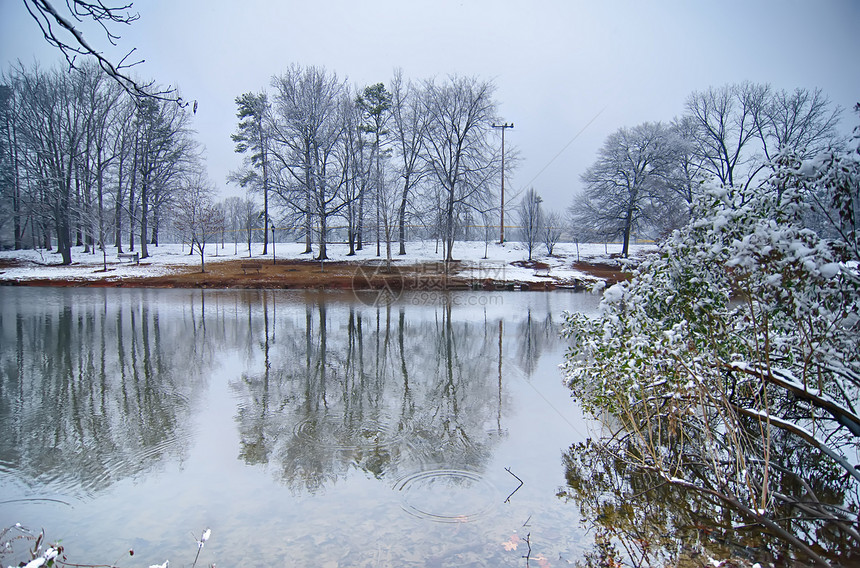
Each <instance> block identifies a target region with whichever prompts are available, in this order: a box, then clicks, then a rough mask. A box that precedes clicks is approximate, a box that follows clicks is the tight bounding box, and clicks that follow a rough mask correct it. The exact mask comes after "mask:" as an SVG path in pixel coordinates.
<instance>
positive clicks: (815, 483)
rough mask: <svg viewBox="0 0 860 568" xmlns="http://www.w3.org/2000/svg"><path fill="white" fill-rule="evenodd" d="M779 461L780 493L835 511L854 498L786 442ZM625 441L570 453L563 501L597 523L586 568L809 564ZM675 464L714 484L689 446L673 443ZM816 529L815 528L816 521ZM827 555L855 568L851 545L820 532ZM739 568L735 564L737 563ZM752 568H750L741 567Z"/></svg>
mask: <svg viewBox="0 0 860 568" xmlns="http://www.w3.org/2000/svg"><path fill="white" fill-rule="evenodd" d="M775 445H776V446H777V447H779V452H778V455H779V457H778V458H777V460H776V461H777V463H778V464H782V466H783V468H784V469H783V470H781V474H780V475H779V477H778V479H777V480H776V481H775V486H777V487H778V488H779V491H780V492H781V493H785V494H788V495H797V496H798V497H801V496H803V495H804V494H805V493H806V491H807V490H810V491H814V493H815V494H816V495H818V496H819V498H820V499H823V500H824V501H825V502H826V503H832V504H834V506H836V505H838V504H841V503H842V502H844V501H846V500H848V498H849V497H850V489H851V484H850V482H848V480H847V479H845V477H844V476H841V475H839V474H838V472H834V471H832V468H829V467H828V466H827V464H823V463H822V462H821V461H820V460H818V461H815V460H810V459H804V454H808V452H807V451H806V448H805V447H803V446H802V445H801V446H799V445H798V444H797V441H796V440H792V439H791V438H788V437H782V438H779V439H776V440H775ZM637 451H638V450H637V448H636V447H635V446H634V445H633V444H631V443H629V442H626V441H621V440H616V441H615V442H613V443H610V444H607V443H605V442H599V441H593V440H590V439H589V440H587V441H586V442H584V443H579V444H575V445H574V446H572V447H571V448H570V450H569V451H568V452H566V453H565V455H564V464H565V477H566V479H567V487H565V488H564V489H562V491H560V492H559V497H561V498H563V499H565V500H568V501H573V502H575V503H576V504H578V505H579V508H580V515H581V517H582V518H583V519H585V520H586V521H588V522H590V523H591V524H592V529H593V534H594V546H593V548H592V550H591V551H590V552H589V553H588V554H586V556H585V559H584V560H585V564H586V566H589V567H591V566H594V567H597V566H621V565H632V566H687V565H690V566H702V565H707V564H706V563H707V562H709V560H708V559H710V558H717V559H725V558H733V559H736V560H735V562H736V563H737V562H742V561H748V563H749V564H752V563H755V562H759V563H766V564H767V565H776V566H809V565H812V564H811V563H810V562H808V560H806V559H803V558H799V557H798V556H797V555H796V554H791V553H790V552H789V551H788V549H787V548H786V546H785V543H784V542H782V541H780V539H779V538H774V537H773V536H772V535H770V534H769V533H768V532H767V530H766V528H765V527H763V526H762V525H760V524H758V523H756V522H755V521H754V520H750V519H744V517H743V516H742V515H741V514H739V512H738V511H737V510H734V509H733V508H732V507H731V506H730V505H729V504H727V503H725V502H724V501H722V500H720V499H719V498H717V497H716V496H714V495H710V494H708V493H707V492H703V491H693V490H688V489H687V490H685V489H684V488H682V487H679V486H678V485H675V484H672V483H669V482H668V481H667V480H666V479H665V478H664V477H662V476H660V475H658V474H657V473H653V472H649V471H648V470H647V469H643V468H639V467H636V466H635V465H633V463H635V462H637V460H640V459H641V458H642V456H640V455H638V454H637ZM666 451H667V453H675V454H676V459H675V463H678V464H679V467H681V468H683V469H684V470H687V471H688V473H690V474H691V475H696V476H698V477H699V478H700V479H702V480H703V482H704V483H706V484H710V483H712V481H710V480H708V479H707V478H708V477H709V476H710V475H712V474H711V473H710V472H709V471H708V470H707V468H705V467H701V466H700V465H697V464H691V463H683V459H682V454H683V453H684V452H683V448H673V447H671V445H669V444H667V447H666ZM806 457H807V458H808V455H807V456H806ZM798 460H801V461H802V463H803V469H802V470H801V471H804V472H805V473H807V474H809V478H810V479H811V481H810V483H811V484H812V486H811V487H810V486H808V485H804V484H803V483H805V482H800V480H799V478H798V476H797V475H794V474H791V473H790V471H791V470H790V469H789V467H792V464H793V463H795V462H797V461H798ZM810 524H812V523H810ZM793 528H794V530H795V531H797V533H798V534H803V531H804V530H809V527H807V526H805V524H804V522H803V520H802V519H801V520H800V521H798V522H797V523H795V524H794V526H793ZM816 536H817V538H818V539H819V540H820V542H822V543H825V544H826V548H825V547H821V548H820V549H819V550H818V552H819V554H826V555H827V556H829V560H830V561H832V562H834V564H835V565H845V566H849V565H854V564H855V563H856V562H855V561H854V560H853V559H852V558H851V554H852V550H851V544H850V542H851V540H850V539H849V538H846V535H845V534H843V533H841V532H840V531H838V530H826V529H818V530H817V531H816ZM732 565H735V564H732ZM738 565H747V564H738Z"/></svg>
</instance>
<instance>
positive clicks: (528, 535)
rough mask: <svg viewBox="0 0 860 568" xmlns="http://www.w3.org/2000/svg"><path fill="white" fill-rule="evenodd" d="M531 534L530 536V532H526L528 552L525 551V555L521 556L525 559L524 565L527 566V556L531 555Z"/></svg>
mask: <svg viewBox="0 0 860 568" xmlns="http://www.w3.org/2000/svg"><path fill="white" fill-rule="evenodd" d="M531 536H532V533H528V534H527V535H526V546H528V547H529V550H528V552H526V555H525V556H523V558H525V559H526V566H528V564H529V556H531V555H532V543H531V541H530V540H529V539H530V538H531Z"/></svg>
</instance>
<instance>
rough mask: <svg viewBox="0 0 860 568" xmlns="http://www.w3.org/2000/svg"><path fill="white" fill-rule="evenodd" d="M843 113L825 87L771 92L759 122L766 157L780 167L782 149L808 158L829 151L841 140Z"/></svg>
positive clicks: (759, 131) (759, 116)
mask: <svg viewBox="0 0 860 568" xmlns="http://www.w3.org/2000/svg"><path fill="white" fill-rule="evenodd" d="M841 112H842V111H841V109H840V108H839V107H834V106H832V104H831V103H830V100H829V99H828V98H827V97H826V96H824V94H822V92H821V89H814V90H812V91H808V90H806V89H795V90H794V91H791V92H788V91H784V90H780V91H774V92H771V93H770V96H769V97H768V99H767V102H766V104H765V107H764V109H763V112H762V113H760V114H759V115H758V117H757V118H758V122H757V124H756V129H757V135H758V138H759V140H760V142H761V147H762V152H763V154H764V158H765V160H767V162H768V163H769V164H770V165H771V168H776V164H775V163H774V161H775V160H776V158H777V156H778V155H779V153H780V152H791V153H792V154H793V155H794V156H795V157H796V158H797V159H800V160H804V159H807V158H812V157H813V156H816V155H817V154H819V153H821V152H823V151H825V150H826V149H827V148H828V147H830V146H832V145H833V144H834V143H835V142H836V141H837V139H838V135H837V132H836V125H837V123H838V122H839V116H840V114H841Z"/></svg>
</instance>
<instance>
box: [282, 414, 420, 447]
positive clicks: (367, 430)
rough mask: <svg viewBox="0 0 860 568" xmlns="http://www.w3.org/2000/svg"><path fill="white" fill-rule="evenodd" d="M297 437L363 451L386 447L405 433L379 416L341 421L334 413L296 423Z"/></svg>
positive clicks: (403, 428) (326, 445)
mask: <svg viewBox="0 0 860 568" xmlns="http://www.w3.org/2000/svg"><path fill="white" fill-rule="evenodd" d="M294 433H295V435H296V437H297V438H300V439H301V440H304V441H305V442H307V443H310V444H313V445H315V446H317V447H320V448H327V449H334V450H363V449H370V448H380V447H389V446H392V445H394V444H395V443H397V442H399V441H400V440H402V439H403V438H404V437H405V436H406V433H407V432H406V429H405V427H404V426H403V425H401V424H398V423H397V422H395V421H393V420H390V419H389V418H388V417H386V416H383V417H380V418H379V419H378V420H368V419H367V418H365V419H364V420H361V421H356V422H350V421H345V420H344V419H343V418H342V417H338V416H323V417H318V418H312V419H308V420H303V421H301V422H299V423H297V424H296V426H295V429H294Z"/></svg>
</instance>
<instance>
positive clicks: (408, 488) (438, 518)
mask: <svg viewBox="0 0 860 568" xmlns="http://www.w3.org/2000/svg"><path fill="white" fill-rule="evenodd" d="M394 488H395V489H396V490H397V491H399V492H400V493H401V505H400V506H401V507H402V508H403V510H404V511H406V512H407V513H409V514H410V515H413V516H415V517H418V518H419V519H426V520H429V521H435V522H439V523H467V522H471V521H474V520H476V519H479V518H481V517H484V516H486V515H488V514H489V513H490V512H491V511H492V510H493V509H494V508H495V507H496V506H497V505H498V503H499V495H498V491H497V490H496V488H495V486H493V484H491V483H490V482H489V481H488V480H487V479H486V478H485V477H484V476H483V475H481V474H480V473H477V472H474V471H467V470H459V469H435V470H428V471H421V472H418V473H414V474H412V475H409V476H407V477H404V478H402V479H400V480H398V481H397V483H396V484H395V486H394Z"/></svg>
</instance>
